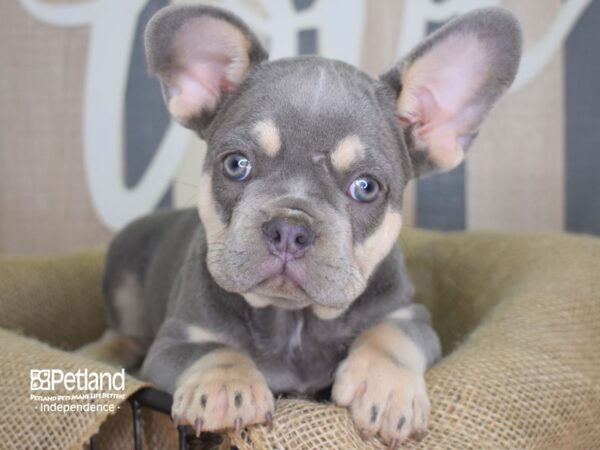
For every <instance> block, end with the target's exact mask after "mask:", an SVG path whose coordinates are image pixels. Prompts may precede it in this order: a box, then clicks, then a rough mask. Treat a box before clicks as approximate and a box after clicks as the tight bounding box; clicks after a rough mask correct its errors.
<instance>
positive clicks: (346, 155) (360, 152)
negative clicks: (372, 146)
mask: <svg viewBox="0 0 600 450" xmlns="http://www.w3.org/2000/svg"><path fill="white" fill-rule="evenodd" d="M364 156H365V146H364V144H363V143H362V141H361V140H360V138H359V137H358V136H357V135H355V134H351V135H348V136H346V137H345V138H343V139H342V140H340V142H338V144H337V146H336V148H335V150H334V151H333V152H332V153H331V163H332V164H333V167H334V168H335V170H337V171H339V172H344V171H346V170H348V169H350V167H352V164H354V163H355V162H356V161H358V160H360V159H361V158H364Z"/></svg>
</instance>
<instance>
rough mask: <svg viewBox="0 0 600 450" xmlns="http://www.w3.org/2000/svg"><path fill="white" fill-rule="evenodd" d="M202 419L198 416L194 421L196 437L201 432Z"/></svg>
mask: <svg viewBox="0 0 600 450" xmlns="http://www.w3.org/2000/svg"><path fill="white" fill-rule="evenodd" d="M202 424H203V422H202V419H200V418H198V419H196V420H195V421H194V429H195V431H196V437H197V438H199V437H200V433H202Z"/></svg>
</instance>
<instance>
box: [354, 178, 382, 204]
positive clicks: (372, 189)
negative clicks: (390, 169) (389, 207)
mask: <svg viewBox="0 0 600 450" xmlns="http://www.w3.org/2000/svg"><path fill="white" fill-rule="evenodd" d="M379 189H380V188H379V183H378V182H377V181H376V180H375V179H373V178H371V177H369V176H367V175H363V176H361V177H358V178H357V179H356V180H354V181H353V182H352V184H351V185H350V187H349V188H348V195H350V197H352V198H353V199H354V200H356V201H357V202H361V203H368V202H372V201H373V200H375V199H376V198H377V195H378V194H379Z"/></svg>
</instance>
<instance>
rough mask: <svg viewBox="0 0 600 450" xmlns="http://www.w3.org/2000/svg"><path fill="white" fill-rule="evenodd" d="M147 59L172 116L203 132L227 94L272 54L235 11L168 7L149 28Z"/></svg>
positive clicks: (157, 15) (150, 70) (153, 20)
mask: <svg viewBox="0 0 600 450" xmlns="http://www.w3.org/2000/svg"><path fill="white" fill-rule="evenodd" d="M145 45H146V58H147V60H148V70H149V72H150V74H151V75H157V76H158V78H159V79H160V82H161V84H162V88H163V95H164V98H165V103H166V104H167V108H168V110H169V112H170V113H171V115H172V116H173V118H175V120H177V121H178V122H180V123H181V124H182V125H184V126H186V127H188V128H195V129H196V130H197V131H199V132H201V131H202V130H203V129H204V128H205V127H206V126H208V125H209V124H210V121H211V120H212V118H213V117H214V115H215V112H216V110H217V109H218V107H219V105H220V103H221V101H222V99H223V96H224V95H225V94H226V93H228V92H232V91H234V90H235V89H236V88H237V87H238V86H239V84H240V83H241V82H242V81H243V80H244V78H245V77H246V75H247V73H248V71H249V70H250V69H251V68H252V67H253V66H255V65H257V64H259V63H260V62H261V61H263V60H265V59H267V57H268V55H267V52H266V51H265V50H264V49H263V47H262V46H261V45H260V43H259V42H258V39H257V38H256V36H255V35H254V34H253V33H252V32H251V31H250V30H249V28H248V27H247V26H246V25H245V24H244V23H243V22H242V21H241V20H240V19H239V18H237V17H236V16H234V15H232V14H230V13H228V12H226V11H223V10H221V9H218V8H213V7H209V6H189V5H187V6H184V5H177V6H169V7H166V8H163V9H161V10H160V11H158V12H157V13H156V14H155V15H154V17H152V19H151V20H150V22H149V23H148V25H147V27H146V34H145Z"/></svg>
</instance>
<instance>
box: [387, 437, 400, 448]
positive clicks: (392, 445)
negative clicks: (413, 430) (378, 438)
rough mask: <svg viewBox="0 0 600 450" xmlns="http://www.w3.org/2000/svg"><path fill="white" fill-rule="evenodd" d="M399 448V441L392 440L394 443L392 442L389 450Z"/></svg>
mask: <svg viewBox="0 0 600 450" xmlns="http://www.w3.org/2000/svg"><path fill="white" fill-rule="evenodd" d="M397 446H398V439H392V442H390V445H389V447H388V448H389V449H390V450H395V449H396V447H397Z"/></svg>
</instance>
